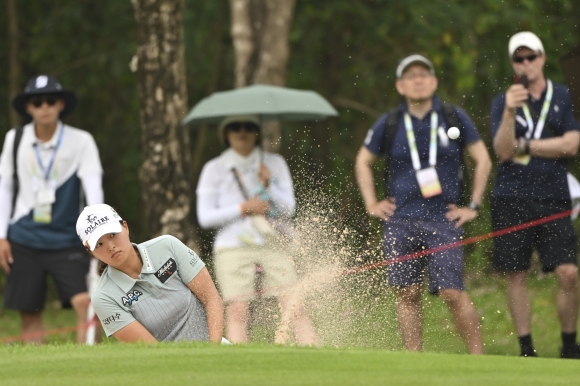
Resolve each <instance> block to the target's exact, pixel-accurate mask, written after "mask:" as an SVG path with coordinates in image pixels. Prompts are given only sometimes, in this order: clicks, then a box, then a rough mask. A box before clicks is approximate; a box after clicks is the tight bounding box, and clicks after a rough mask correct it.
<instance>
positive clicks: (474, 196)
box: [466, 140, 491, 205]
mask: <svg viewBox="0 0 580 386" xmlns="http://www.w3.org/2000/svg"><path fill="white" fill-rule="evenodd" d="M466 149H467V154H469V157H471V159H472V160H473V162H474V163H475V170H474V173H473V188H472V190H471V201H472V202H475V203H476V204H478V205H481V203H482V201H483V195H484V194H485V188H486V187H487V181H488V180H489V174H490V173H491V159H490V158H489V153H488V152H487V149H486V148H485V144H484V143H483V141H481V140H479V141H477V142H474V143H470V144H469V145H467V147H466Z"/></svg>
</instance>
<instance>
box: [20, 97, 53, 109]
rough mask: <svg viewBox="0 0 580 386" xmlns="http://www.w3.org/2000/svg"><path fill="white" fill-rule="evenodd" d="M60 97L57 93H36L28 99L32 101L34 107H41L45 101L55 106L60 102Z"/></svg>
mask: <svg viewBox="0 0 580 386" xmlns="http://www.w3.org/2000/svg"><path fill="white" fill-rule="evenodd" d="M58 100H59V97H58V96H56V95H36V96H33V97H30V98H29V99H28V101H27V102H28V103H32V105H33V106H34V107H40V106H42V105H43V104H44V103H45V102H46V104H47V105H49V106H54V105H55V104H56V102H58Z"/></svg>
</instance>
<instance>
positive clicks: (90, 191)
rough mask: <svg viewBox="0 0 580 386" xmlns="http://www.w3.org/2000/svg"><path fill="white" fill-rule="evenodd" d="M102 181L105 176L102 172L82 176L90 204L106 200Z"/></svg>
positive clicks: (86, 197)
mask: <svg viewBox="0 0 580 386" xmlns="http://www.w3.org/2000/svg"><path fill="white" fill-rule="evenodd" d="M102 181H103V177H102V175H101V173H92V174H89V175H86V176H84V177H82V178H81V184H82V186H83V191H84V192H85V200H86V202H87V205H88V206H90V205H95V204H102V203H104V202H105V201H104V194H103V185H102Z"/></svg>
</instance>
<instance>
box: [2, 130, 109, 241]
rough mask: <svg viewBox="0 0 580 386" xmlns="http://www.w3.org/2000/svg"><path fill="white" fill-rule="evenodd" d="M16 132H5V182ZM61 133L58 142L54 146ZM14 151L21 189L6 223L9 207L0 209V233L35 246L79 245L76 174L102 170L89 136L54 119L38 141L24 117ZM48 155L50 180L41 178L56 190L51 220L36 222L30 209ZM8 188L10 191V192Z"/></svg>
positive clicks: (79, 176) (79, 202) (81, 175)
mask: <svg viewBox="0 0 580 386" xmlns="http://www.w3.org/2000/svg"><path fill="white" fill-rule="evenodd" d="M15 132H16V131H15V130H14V129H12V130H10V131H8V133H7V134H6V137H5V139H4V147H3V150H2V157H1V159H0V179H1V180H3V181H7V182H9V183H10V186H12V183H11V181H12V175H13V170H14V161H13V155H12V153H13V147H14V135H15ZM61 133H62V134H61ZM61 135H62V138H61V139H60V146H58V149H56V148H57V145H58V144H59V138H60V137H61ZM55 150H56V152H55ZM17 154H18V160H17V162H18V165H17V167H18V180H19V183H20V189H19V192H18V197H17V199H16V207H15V210H14V216H13V217H12V218H11V219H10V225H9V227H8V220H9V216H10V214H9V211H7V212H8V213H6V211H5V212H3V213H2V214H0V238H5V237H6V236H8V239H9V240H10V241H14V242H16V243H18V244H21V245H25V246H28V247H32V248H40V249H63V248H69V247H72V246H80V245H79V240H78V237H77V234H76V228H75V224H76V221H77V218H78V216H79V214H80V212H81V210H82V200H81V197H82V193H81V192H82V189H81V179H83V178H85V177H87V176H89V175H99V176H100V175H101V174H102V173H103V170H102V167H101V160H100V158H99V151H98V149H97V145H96V143H95V140H94V139H93V136H92V135H91V134H90V133H88V132H86V131H84V130H80V129H77V128H74V127H71V126H68V125H64V124H63V123H62V122H60V121H59V122H58V127H57V130H56V131H55V133H54V135H53V136H52V138H51V139H50V140H49V141H47V142H40V141H39V140H38V139H37V138H36V135H35V133H34V126H33V124H32V123H29V124H27V125H25V126H24V131H23V133H22V139H21V141H20V145H19V146H18V153H17ZM53 158H54V160H53V166H52V168H51V170H50V176H49V181H48V182H46V184H48V185H50V186H52V188H53V189H54V191H55V196H56V201H55V202H54V203H53V204H52V220H51V222H50V223H39V222H35V221H34V219H33V210H34V206H35V204H36V195H37V191H38V190H39V188H41V185H43V184H45V181H44V176H43V172H42V167H45V168H48V165H49V164H50V163H51V160H52V159H53ZM38 159H40V160H41V163H42V167H41V166H40V164H39V160H38ZM9 194H10V196H11V195H12V194H11V192H9Z"/></svg>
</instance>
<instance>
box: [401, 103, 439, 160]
mask: <svg viewBox="0 0 580 386" xmlns="http://www.w3.org/2000/svg"><path fill="white" fill-rule="evenodd" d="M438 120H439V117H438V115H437V113H436V112H435V111H433V112H431V138H430V141H429V166H435V165H437V125H438ZM405 130H406V131H407V141H408V142H409V151H410V152H411V160H412V161H413V169H415V170H421V160H420V159H419V152H418V151H417V142H416V141H415V133H414V132H413V122H412V121H411V116H410V115H409V113H405Z"/></svg>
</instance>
